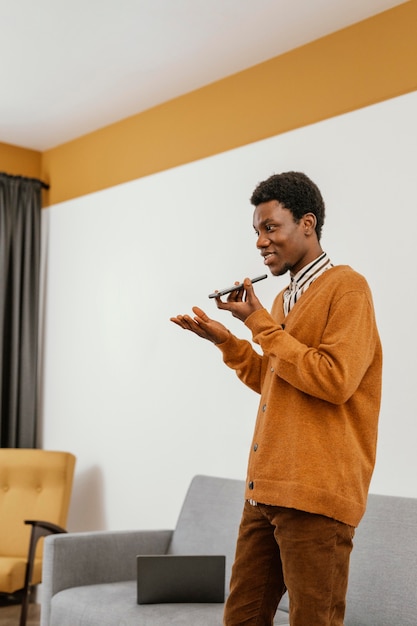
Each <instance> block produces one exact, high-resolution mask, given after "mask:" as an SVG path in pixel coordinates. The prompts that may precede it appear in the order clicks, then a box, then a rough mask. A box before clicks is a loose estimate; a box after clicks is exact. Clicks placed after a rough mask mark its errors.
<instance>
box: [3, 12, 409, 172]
mask: <svg viewBox="0 0 417 626" xmlns="http://www.w3.org/2000/svg"><path fill="white" fill-rule="evenodd" d="M402 3H403V2H402V1H398V0H397V1H395V0H117V1H116V0H37V1H36V2H34V1H33V0H0V9H1V10H0V23H1V36H0V142H3V143H10V144H14V145H17V146H22V147H25V148H32V149H35V150H45V149H47V148H51V147H54V146H56V145H59V144H61V143H64V142H66V141H69V140H71V139H74V138H76V137H79V136H81V135H84V134H86V133H88V132H90V131H93V130H96V129H98V128H101V127H103V126H106V125H108V124H111V123H112V122H115V121H118V120H120V119H123V118H125V117H128V116H130V115H134V114H136V113H139V112H141V111H144V110H145V109H148V108H150V107H152V106H155V105H157V104H160V103H162V102H164V101H166V100H170V99H171V98H174V97H176V96H179V95H181V94H184V93H187V92H189V91H192V90H194V89H197V88H198V87H202V86H204V85H207V84H208V83H210V82H213V81H216V80H218V79H220V78H223V77H225V76H228V75H230V74H233V73H235V72H238V71H240V70H243V69H245V68H247V67H250V66H252V65H256V64H257V63H260V62H262V61H265V60H267V59H269V58H272V57H274V56H277V55H279V54H282V53H283V52H286V51H288V50H290V49H292V48H295V47H297V46H300V45H302V44H305V43H307V42H309V41H313V40H314V39H317V38H319V37H322V36H324V35H327V34H329V33H331V32H334V31H336V30H339V29H341V28H343V27H345V26H348V25H350V24H353V23H355V22H358V21H361V20H363V19H365V18H367V17H370V16H372V15H374V14H376V13H379V12H381V11H385V10H386V9H389V8H391V7H393V6H395V5H398V4H402ZM0 169H1V164H0Z"/></svg>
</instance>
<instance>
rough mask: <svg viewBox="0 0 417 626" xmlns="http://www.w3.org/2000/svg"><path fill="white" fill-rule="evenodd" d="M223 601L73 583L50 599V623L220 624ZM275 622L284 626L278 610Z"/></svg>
mask: <svg viewBox="0 0 417 626" xmlns="http://www.w3.org/2000/svg"><path fill="white" fill-rule="evenodd" d="M223 609H224V605H223V604H203V603H202V604H187V605H186V607H184V605H183V604H141V605H138V604H137V603H136V582H135V581H127V582H119V583H111V584H105V585H103V584H102V585H87V586H85V587H73V588H72V589H65V590H64V591H60V592H59V593H57V594H56V595H55V596H54V597H53V599H52V606H51V624H59V626H74V625H75V624H76V625H77V626H115V625H116V624H117V625H120V626H138V624H140V626H154V625H155V624H158V626H176V625H178V626H180V625H181V626H221V624H222V622H223ZM274 624H275V625H276V626H279V625H280V626H284V625H285V626H288V624H289V622H288V615H287V614H285V613H281V611H278V614H277V616H276V619H275V621H274Z"/></svg>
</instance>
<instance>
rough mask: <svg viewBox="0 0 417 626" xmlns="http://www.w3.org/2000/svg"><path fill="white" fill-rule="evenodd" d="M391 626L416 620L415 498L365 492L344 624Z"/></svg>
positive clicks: (411, 624)
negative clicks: (364, 511) (366, 503)
mask: <svg viewBox="0 0 417 626" xmlns="http://www.w3.org/2000/svg"><path fill="white" fill-rule="evenodd" d="M393 624H397V625H398V626H416V624H417V499H414V498H402V497H397V496H381V495H369V497H368V505H367V509H366V513H365V515H364V517H363V519H362V521H361V523H360V524H359V527H358V528H357V529H356V533H355V539H354V548H353V552H352V556H351V565H350V576H349V590H348V599H347V612H346V620H345V626H393Z"/></svg>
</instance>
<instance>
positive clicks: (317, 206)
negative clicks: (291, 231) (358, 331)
mask: <svg viewBox="0 0 417 626" xmlns="http://www.w3.org/2000/svg"><path fill="white" fill-rule="evenodd" d="M271 200H277V201H278V202H280V203H281V204H282V205H283V206H284V207H285V208H286V209H288V210H289V211H291V213H292V214H293V217H294V220H295V221H296V222H299V221H300V219H301V218H302V216H303V215H305V214H306V213H313V214H314V215H315V216H316V220H317V224H316V229H315V230H316V234H317V239H318V240H319V241H320V237H321V229H322V227H323V224H324V215H325V206H324V200H323V197H322V195H321V192H320V190H319V188H318V187H317V185H316V184H315V183H313V181H312V180H310V178H308V176H306V175H305V174H303V173H302V172H283V173H282V174H273V175H272V176H270V177H269V178H267V179H266V180H264V181H262V182H261V183H259V184H258V186H257V187H256V189H255V191H254V192H253V194H252V196H251V199H250V201H251V203H252V204H253V205H254V206H258V204H261V203H262V202H270V201H271Z"/></svg>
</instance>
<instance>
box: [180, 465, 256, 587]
mask: <svg viewBox="0 0 417 626" xmlns="http://www.w3.org/2000/svg"><path fill="white" fill-rule="evenodd" d="M244 490H245V484H244V482H243V481H241V480H234V479H231V478H217V477H212V476H195V477H194V478H193V480H192V481H191V484H190V487H189V489H188V492H187V494H186V497H185V500H184V503H183V506H182V509H181V512H180V515H179V517H178V522H177V525H176V528H175V531H174V534H173V538H172V542H171V545H170V547H169V549H168V553H169V554H224V555H225V556H226V589H228V587H229V579H230V571H231V567H232V564H233V560H234V556H235V547H236V539H237V533H238V528H239V523H240V518H241V515H242V509H243V504H244Z"/></svg>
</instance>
